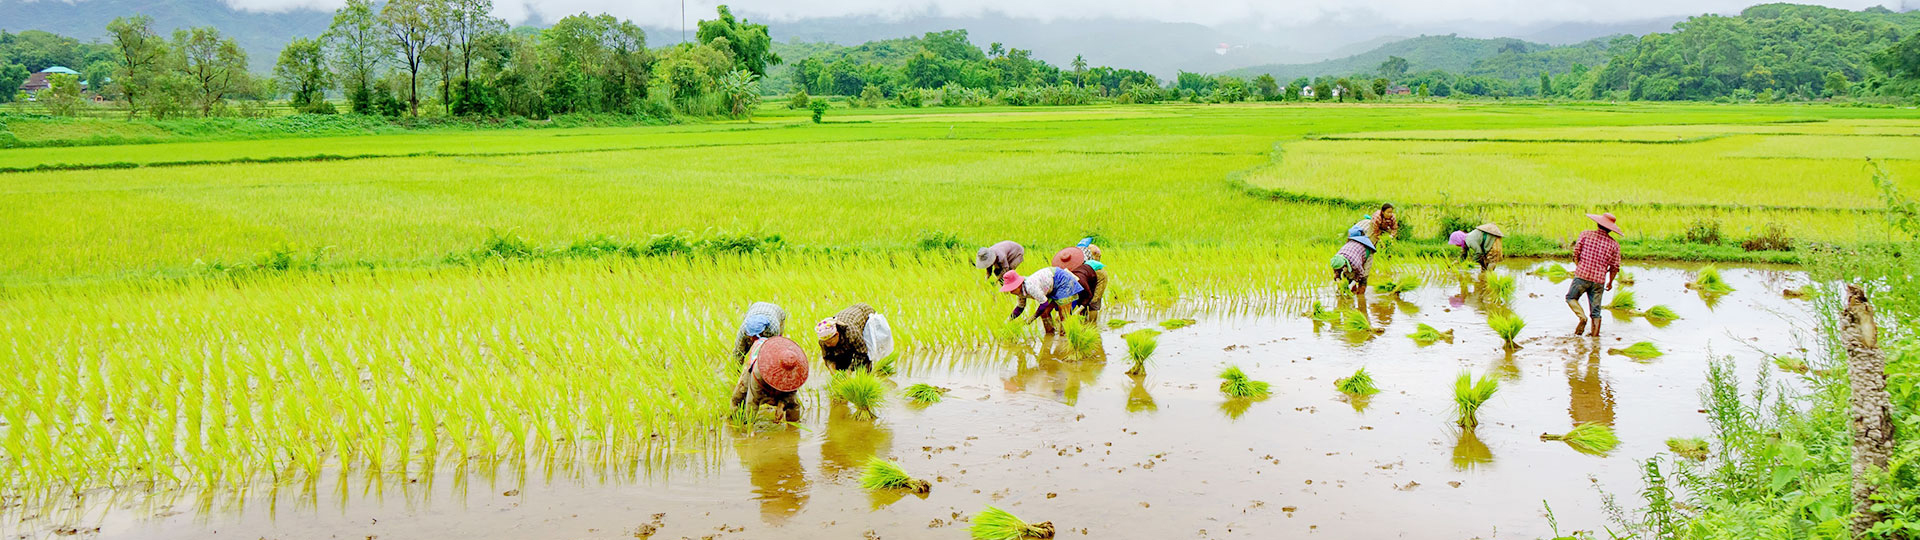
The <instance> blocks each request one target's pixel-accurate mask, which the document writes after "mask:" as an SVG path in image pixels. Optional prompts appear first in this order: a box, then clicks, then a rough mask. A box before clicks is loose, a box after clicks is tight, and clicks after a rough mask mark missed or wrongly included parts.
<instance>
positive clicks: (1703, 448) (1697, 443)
mask: <svg viewBox="0 0 1920 540" xmlns="http://www.w3.org/2000/svg"><path fill="white" fill-rule="evenodd" d="M1667 450H1671V451H1672V452H1673V453H1674V454H1677V455H1679V456H1680V457H1684V458H1687V459H1691V460H1694V461H1700V460H1704V459H1707V452H1708V448H1707V440H1706V439H1702V438H1699V437H1674V438H1671V439H1667Z"/></svg>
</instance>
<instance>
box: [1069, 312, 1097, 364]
mask: <svg viewBox="0 0 1920 540" xmlns="http://www.w3.org/2000/svg"><path fill="white" fill-rule="evenodd" d="M1060 333H1061V334H1063V335H1065V336H1066V337H1067V344H1068V345H1070V346H1072V347H1073V351H1074V352H1076V353H1079V354H1082V355H1089V354H1094V353H1097V352H1100V329H1098V328H1094V327H1093V326H1091V325H1088V324H1087V323H1086V321H1085V320H1083V319H1081V318H1079V317H1067V319H1066V321H1064V322H1063V323H1061V325H1060Z"/></svg>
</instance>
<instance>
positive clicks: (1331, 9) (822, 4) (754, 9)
mask: <svg viewBox="0 0 1920 540" xmlns="http://www.w3.org/2000/svg"><path fill="white" fill-rule="evenodd" d="M342 1H343V0H227V2H228V3H229V4H232V5H234V6H236V7H240V8H243V9H251V10H256V11H279V10H285V9H291V8H318V9H327V10H331V9H333V8H335V7H338V6H339V4H341V3H342ZM1758 1H1759V0H1358V1H1356V0H730V1H727V2H717V1H711V0H687V2H686V10H687V16H688V18H689V19H694V20H697V19H698V18H699V17H700V16H703V15H709V14H711V13H713V6H715V5H718V4H721V3H726V4H728V5H730V6H732V7H733V9H734V12H735V13H742V12H745V13H752V14H757V15H759V16H761V18H763V19H765V20H767V21H783V20H794V19H800V18H809V17H834V16H844V15H878V16H886V17H903V16H912V15H921V14H937V15H948V16H969V15H981V14H988V13H1000V14H1005V15H1008V16H1013V17H1021V18H1035V19H1044V20H1055V19H1075V18H1089V17H1111V18H1123V19H1146V20H1158V21H1168V22H1192V23H1201V24H1224V23H1248V22H1253V23H1258V24H1265V25H1272V26H1299V25H1303V24H1311V23H1313V22H1317V21H1322V20H1326V19H1329V18H1332V19H1341V20H1348V21H1379V22H1387V23H1398V24H1408V25H1419V24H1431V23H1440V22H1455V21H1461V22H1466V21H1472V22H1495V23H1541V22H1549V23H1552V22H1624V21H1637V20H1644V19H1650V18H1655V17H1668V16H1678V15H1698V14H1702V13H1732V12H1737V11H1739V10H1740V9H1741V8H1744V7H1746V6H1749V5H1753V4H1755V3H1758ZM1797 1H1798V2H1801V3H1810V4H1821V5H1827V6H1832V7H1838V8H1845V9H1855V10H1857V9H1862V8H1866V7H1870V6H1876V5H1886V6H1888V7H1890V8H1893V9H1900V8H1901V3H1902V1H1903V0H1797ZM1904 1H1905V2H1906V3H1908V4H1910V5H1914V6H1915V7H1920V0H1904ZM494 2H495V5H496V11H495V13H496V14H498V15H500V16H501V17H504V18H506V19H507V20H509V21H512V22H524V21H526V20H527V19H528V18H529V17H530V16H532V17H535V18H539V19H544V20H552V19H557V18H559V17H562V16H565V15H568V14H572V13H579V12H583V11H585V12H592V13H602V12H604V13H611V14H613V15H616V16H619V17H623V18H627V19H632V20H634V21H635V22H639V23H641V24H644V25H651V26H674V25H678V24H679V20H680V6H681V2H680V0H494ZM689 24H691V21H689Z"/></svg>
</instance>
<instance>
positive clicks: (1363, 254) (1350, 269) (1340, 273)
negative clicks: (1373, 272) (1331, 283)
mask: <svg viewBox="0 0 1920 540" xmlns="http://www.w3.org/2000/svg"><path fill="white" fill-rule="evenodd" d="M1373 252H1374V247H1373V239H1371V238H1367V236H1366V235H1364V234H1362V235H1359V236H1351V237H1348V238H1347V243H1346V245H1343V246H1340V252H1339V253H1335V254H1333V259H1332V260H1331V265H1332V267H1333V279H1334V280H1335V281H1340V282H1343V283H1345V284H1347V285H1348V287H1349V288H1350V289H1351V290H1352V291H1353V294H1356V295H1364V294H1366V292H1367V272H1368V270H1370V269H1372V268H1373Z"/></svg>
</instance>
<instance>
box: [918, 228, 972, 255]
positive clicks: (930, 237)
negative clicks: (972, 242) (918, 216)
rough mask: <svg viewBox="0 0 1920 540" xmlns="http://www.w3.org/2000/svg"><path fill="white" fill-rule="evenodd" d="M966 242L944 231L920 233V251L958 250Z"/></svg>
mask: <svg viewBox="0 0 1920 540" xmlns="http://www.w3.org/2000/svg"><path fill="white" fill-rule="evenodd" d="M964 245H966V242H964V241H962V240H960V236H959V235H956V234H953V233H950V232H946V231H921V232H920V250H921V251H950V250H955V249H960V247H961V246H964Z"/></svg>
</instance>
